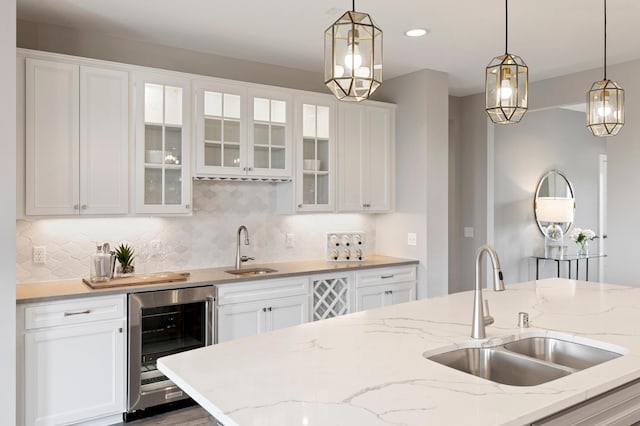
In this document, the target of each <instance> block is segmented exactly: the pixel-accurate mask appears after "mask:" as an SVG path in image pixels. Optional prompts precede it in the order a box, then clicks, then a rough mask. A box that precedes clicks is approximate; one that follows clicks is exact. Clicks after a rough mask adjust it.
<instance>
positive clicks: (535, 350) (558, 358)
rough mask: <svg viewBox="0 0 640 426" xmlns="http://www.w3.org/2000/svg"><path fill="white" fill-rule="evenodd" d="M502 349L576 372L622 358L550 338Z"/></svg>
mask: <svg viewBox="0 0 640 426" xmlns="http://www.w3.org/2000/svg"><path fill="white" fill-rule="evenodd" d="M504 348H505V349H507V350H509V351H512V352H517V353H519V354H522V355H527V356H530V357H534V358H537V359H541V360H544V361H547V362H553V363H554V364H560V365H564V366H566V367H571V368H575V369H576V370H584V369H585V368H589V367H593V366H594V365H598V364H602V363H603V362H606V361H610V360H612V359H615V358H618V357H620V356H622V355H621V354H619V353H616V352H611V351H607V350H604V349H600V348H595V347H593V346H587V345H581V344H579V343H574V342H568V341H566V340H560V339H553V338H550V337H531V338H529V339H523V340H517V341H515V342H511V343H507V344H505V345H504Z"/></svg>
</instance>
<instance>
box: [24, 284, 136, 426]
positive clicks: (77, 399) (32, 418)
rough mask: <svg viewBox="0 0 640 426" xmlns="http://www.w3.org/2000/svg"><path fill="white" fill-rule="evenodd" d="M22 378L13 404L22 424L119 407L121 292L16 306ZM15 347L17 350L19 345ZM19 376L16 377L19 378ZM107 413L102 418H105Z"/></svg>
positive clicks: (117, 412) (116, 413) (92, 417)
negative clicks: (18, 408) (19, 411)
mask: <svg viewBox="0 0 640 426" xmlns="http://www.w3.org/2000/svg"><path fill="white" fill-rule="evenodd" d="M18 315H19V316H20V315H22V318H19V320H18V321H17V322H18V324H19V325H22V326H23V327H22V329H21V330H19V333H18V337H19V339H20V337H22V338H23V343H22V344H19V345H18V348H19V353H18V357H19V358H20V360H19V363H18V365H23V368H22V376H21V377H22V383H19V386H18V389H22V390H23V393H22V394H20V393H19V394H18V406H19V407H23V411H22V413H21V414H22V416H19V417H22V418H23V419H24V424H25V425H27V426H31V425H37V426H45V425H46V426H55V425H68V424H75V423H80V422H88V421H95V422H98V423H99V422H100V421H102V423H103V424H110V423H109V421H114V420H117V419H118V418H121V415H122V412H124V411H125V376H126V372H125V363H126V361H125V360H126V354H125V350H126V344H125V342H126V340H125V335H126V331H125V330H126V320H125V317H126V303H125V297H124V296H121V295H119V296H106V297H90V298H84V299H76V300H66V301H57V302H47V303H40V304H33V305H27V306H22V307H20V306H19V309H18ZM20 349H21V350H20ZM19 382H20V380H19ZM107 419H108V421H107Z"/></svg>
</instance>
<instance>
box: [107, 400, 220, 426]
mask: <svg viewBox="0 0 640 426" xmlns="http://www.w3.org/2000/svg"><path fill="white" fill-rule="evenodd" d="M218 424H219V423H216V421H215V420H214V419H213V417H211V416H210V415H209V413H207V412H206V411H205V410H203V409H202V408H200V407H199V406H197V405H196V406H195V407H187V408H183V409H181V410H176V411H170V412H168V413H163V414H158V415H156V416H153V417H147V418H146V419H139V420H134V421H132V422H128V423H118V425H119V426H123V425H126V426H151V425H153V426H178V425H179V426H216V425H218Z"/></svg>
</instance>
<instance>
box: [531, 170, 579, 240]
mask: <svg viewBox="0 0 640 426" xmlns="http://www.w3.org/2000/svg"><path fill="white" fill-rule="evenodd" d="M575 212H576V199H575V193H574V192H573V185H572V184H571V182H570V181H569V179H567V177H566V176H565V175H564V174H562V173H560V172H559V171H558V170H551V171H550V172H547V173H545V174H544V176H542V178H540V181H538V187H537V188H536V195H535V199H534V201H533V214H534V216H535V219H536V223H537V224H538V229H540V232H542V235H545V230H546V229H547V228H548V227H549V226H550V225H552V224H554V223H556V224H558V225H559V226H560V228H562V233H563V234H564V235H567V234H568V232H569V230H570V229H571V226H572V225H573V218H574V216H575Z"/></svg>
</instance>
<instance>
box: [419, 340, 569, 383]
mask: <svg viewBox="0 0 640 426" xmlns="http://www.w3.org/2000/svg"><path fill="white" fill-rule="evenodd" d="M429 359H430V360H432V361H435V362H437V363H440V364H442V365H446V366H447V367H451V368H455V369H456V370H459V371H463V372H465V373H469V374H473V375H474V376H478V377H482V378H483V379H487V380H491V381H492V382H496V383H502V384H504V385H512V386H535V385H539V384H542V383H546V382H550V381H551V380H555V379H558V378H560V377H564V376H567V375H569V374H571V371H570V370H568V369H563V368H561V367H556V366H553V365H548V364H545V363H543V362H539V361H537V360H536V359H533V358H529V357H525V356H521V355H518V354H515V353H509V352H507V351H505V350H500V349H498V348H466V349H457V350H455V351H451V352H445V353H443V354H439V355H434V356H431V357H429Z"/></svg>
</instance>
